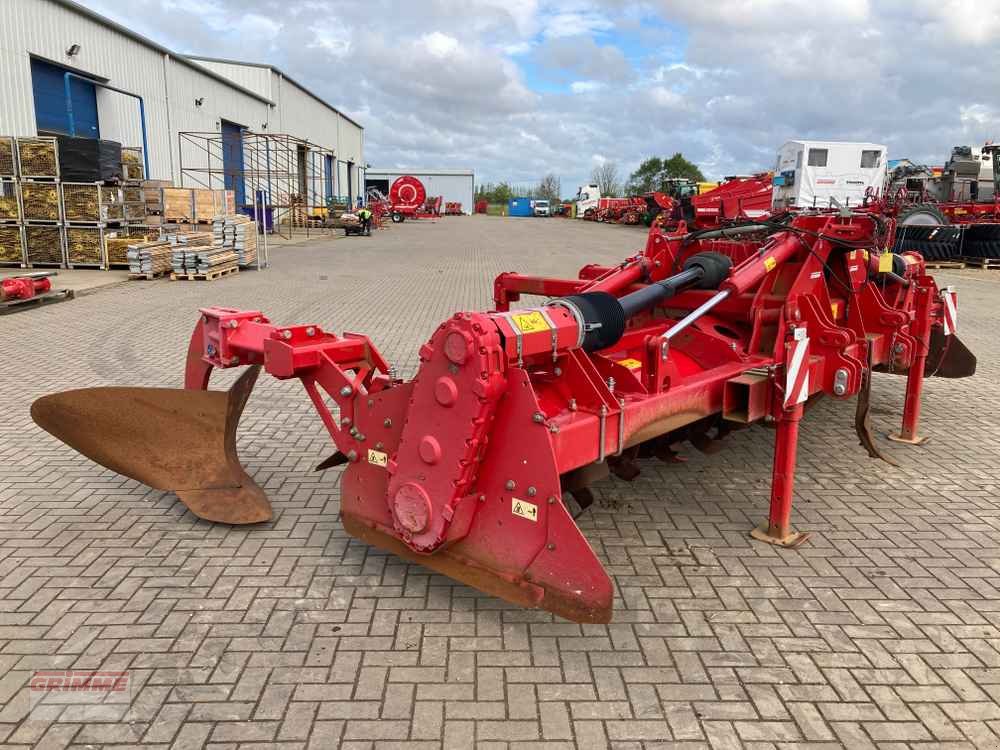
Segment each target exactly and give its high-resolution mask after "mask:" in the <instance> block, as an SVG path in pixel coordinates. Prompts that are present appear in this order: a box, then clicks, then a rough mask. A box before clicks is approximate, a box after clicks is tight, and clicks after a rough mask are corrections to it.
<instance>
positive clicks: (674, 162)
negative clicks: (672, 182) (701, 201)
mask: <svg viewBox="0 0 1000 750" xmlns="http://www.w3.org/2000/svg"><path fill="white" fill-rule="evenodd" d="M663 177H666V178H670V177H681V178H684V179H688V180H694V181H695V182H704V181H705V175H703V174H702V173H701V170H700V169H698V165H697V164H694V163H693V162H690V161H688V160H687V159H685V158H684V155H683V154H682V153H681V152H680V151H678V152H677V153H676V154H674V155H673V156H671V157H670V158H669V159H665V160H664V161H663Z"/></svg>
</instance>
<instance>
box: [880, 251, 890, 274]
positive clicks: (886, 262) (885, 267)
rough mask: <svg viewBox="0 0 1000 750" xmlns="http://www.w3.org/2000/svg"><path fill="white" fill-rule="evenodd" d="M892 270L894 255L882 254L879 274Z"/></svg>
mask: <svg viewBox="0 0 1000 750" xmlns="http://www.w3.org/2000/svg"><path fill="white" fill-rule="evenodd" d="M891 270H892V253H882V254H881V255H880V256H878V272H879V273H888V272H889V271H891Z"/></svg>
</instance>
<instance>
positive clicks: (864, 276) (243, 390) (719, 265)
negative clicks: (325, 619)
mask: <svg viewBox="0 0 1000 750" xmlns="http://www.w3.org/2000/svg"><path fill="white" fill-rule="evenodd" d="M895 231H896V227H895V222H894V221H893V220H892V219H891V218H890V219H886V218H884V217H881V216H879V215H877V214H874V213H871V212H863V211H849V210H845V211H818V212H817V211H802V212H799V213H798V214H796V215H793V216H786V217H783V218H782V219H781V220H780V221H779V220H777V219H773V220H771V219H768V220H760V221H758V223H757V224H756V225H755V226H752V227H749V228H743V229H741V230H739V231H737V232H734V231H733V230H730V229H725V228H723V229H715V230H690V229H689V228H688V226H687V225H686V224H684V223H683V222H681V223H680V224H679V225H678V226H677V227H675V228H673V229H672V230H671V231H661V230H660V229H658V228H653V229H652V230H651V231H650V233H649V236H648V238H647V240H646V244H645V247H644V248H643V249H642V250H641V251H639V252H637V253H636V254H634V255H630V256H629V257H626V258H624V259H622V261H621V262H619V263H615V264H611V265H586V266H584V267H583V268H582V269H580V271H579V273H578V274H577V275H576V276H572V275H569V274H567V276H566V277H564V278H549V277H536V276H525V275H521V274H516V273H504V274H501V275H500V276H499V277H497V279H496V280H495V282H494V306H493V309H491V310H484V311H468V312H456V313H455V314H454V315H452V316H450V317H448V318H447V319H446V320H444V321H443V322H442V323H441V325H440V326H438V327H437V328H435V329H434V330H432V331H430V337H429V338H428V339H427V341H426V342H425V343H424V344H423V345H422V346H420V349H419V358H420V362H419V368H418V370H417V372H416V375H415V377H414V378H413V379H411V380H404V379H400V378H398V377H397V376H396V375H395V372H396V370H395V369H394V368H393V367H391V366H390V364H389V362H388V361H387V360H386V358H385V357H384V356H383V355H382V354H381V353H380V352H379V350H378V349H377V348H376V345H375V343H374V341H373V340H372V339H371V338H369V337H368V336H365V335H361V334H355V333H345V334H343V335H336V334H334V333H331V332H328V331H326V330H324V329H323V328H321V327H320V326H319V325H317V324H316V323H315V322H312V321H307V322H303V323H294V324H290V325H289V324H281V323H277V322H271V320H270V319H269V318H268V317H267V316H266V315H265V314H264V313H263V312H261V311H259V310H238V309H233V308H227V307H206V308H203V309H201V310H200V311H199V313H198V315H197V317H196V323H195V328H194V332H193V334H192V336H191V340H190V345H189V348H188V355H187V366H186V372H185V376H184V386H185V387H184V388H183V389H163V388H158V389H152V390H151V389H148V388H121V387H109V388H87V389H83V390H77V391H67V392H65V393H59V394H53V395H51V396H46V397H43V398H41V399H39V400H38V401H36V402H35V404H34V405H33V406H32V410H31V413H32V417H33V418H34V420H35V421H36V422H37V423H38V424H39V425H41V426H42V427H43V428H44V429H46V430H48V431H49V432H50V433H52V434H53V435H55V436H57V437H58V438H60V439H62V440H63V441H64V442H66V443H68V444H69V445H71V446H73V447H74V448H76V449H77V450H79V451H80V452H81V453H83V454H84V455H87V456H89V457H90V458H92V459H94V460H95V461H98V462H99V463H102V464H103V465H104V466H107V467H109V468H111V469H113V470H115V471H117V472H119V473H122V474H125V475H127V476H130V477H133V478H135V479H137V480H139V481H141V482H145V483H146V484H148V485H150V486H152V487H154V488H157V489H160V490H173V491H175V492H176V493H177V495H178V497H179V498H180V500H181V501H182V502H184V503H185V504H186V505H187V507H188V508H189V509H190V510H191V511H192V512H193V513H194V514H195V515H197V516H200V517H202V518H205V519H208V520H210V521H218V522H222V523H227V524H233V523H259V522H264V521H267V520H269V519H270V518H271V517H272V510H271V505H270V503H269V501H268V500H267V497H266V495H265V493H264V491H263V490H262V489H261V488H260V487H259V486H258V485H257V484H256V483H255V482H254V480H253V479H252V478H251V477H250V475H248V474H247V473H246V471H245V470H244V469H243V468H242V467H241V466H240V462H239V459H238V457H237V455H236V442H237V441H236V437H235V433H236V425H237V422H238V420H239V416H240V414H241V412H242V410H243V406H244V404H245V403H246V401H247V399H248V398H249V397H250V392H251V389H252V388H253V384H254V382H255V380H256V378H257V376H258V373H259V372H260V371H261V370H262V369H263V370H264V371H266V372H267V373H268V374H269V375H271V376H273V377H276V378H279V379H289V378H298V379H299V380H300V381H301V382H302V385H303V387H304V388H305V392H306V394H307V396H308V397H309V399H310V400H311V402H312V404H313V406H314V408H315V409H316V411H317V412H318V414H319V416H320V418H321V420H322V422H323V425H324V426H325V428H326V431H327V432H328V433H329V436H330V439H331V441H332V444H333V453H332V455H331V456H330V457H329V458H327V459H326V460H324V461H322V462H321V463H320V465H319V468H329V467H332V466H342V467H344V471H343V475H342V477H340V478H339V480H338V482H337V485H338V486H339V490H340V506H339V516H338V517H339V518H340V520H341V521H342V523H343V525H344V528H345V529H346V531H347V532H348V533H349V534H351V535H353V536H355V537H357V538H358V539H360V540H362V541H364V542H366V543H368V544H372V545H375V546H377V547H380V548H382V549H384V550H387V551H389V552H391V553H394V554H396V555H399V556H400V557H402V558H405V559H407V560H411V561H414V562H417V563H419V564H421V565H424V566H426V567H428V568H430V569H432V570H434V571H437V572H439V573H441V574H443V575H446V576H450V577H452V578H454V579H457V580H459V581H462V582H463V583H466V584H468V585H470V586H473V587H475V588H477V589H480V590H481V591H483V592H486V593H488V594H491V595H494V596H497V597H500V598H502V599H505V600H507V601H508V602H512V603H514V604H516V605H519V606H524V607H537V608H541V609H544V610H548V611H550V612H553V613H555V614H556V615H558V616H560V617H565V618H567V619H569V620H574V621H577V622H599V623H603V622H608V621H610V620H611V618H612V613H613V602H614V586H613V585H612V581H611V578H610V576H609V574H608V572H607V570H606V569H605V567H604V565H603V564H602V562H601V560H600V559H599V557H598V555H597V554H596V553H595V551H594V549H593V548H592V547H591V545H590V542H589V541H588V540H587V538H586V537H584V535H583V534H582V533H581V532H580V529H579V528H578V527H577V525H576V522H575V520H574V513H575V512H582V510H580V509H585V508H586V506H587V505H588V504H589V503H590V502H591V500H592V495H591V492H590V490H589V487H590V485H591V484H592V483H593V482H595V481H599V480H602V479H604V478H606V477H607V476H608V475H609V474H612V475H614V476H616V477H618V478H619V479H621V480H624V481H629V480H632V479H634V478H635V477H636V476H638V475H639V473H640V472H641V471H642V470H643V469H644V468H645V466H646V465H647V464H648V462H651V461H656V460H660V461H664V462H667V463H670V462H672V461H674V460H675V457H676V451H677V450H678V449H679V448H680V447H681V446H682V445H684V444H686V443H690V444H691V445H693V446H694V447H695V448H698V449H702V450H706V451H708V452H715V450H716V449H717V448H718V447H721V446H723V445H724V440H725V438H726V436H727V435H728V434H729V433H731V432H732V431H733V430H738V429H746V428H749V427H750V426H751V425H755V424H756V425H766V426H769V427H772V428H773V430H758V431H757V432H756V435H757V439H759V440H765V439H767V440H770V439H773V440H774V464H773V470H772V475H771V477H772V478H771V490H770V505H769V508H767V509H765V508H763V507H762V508H759V509H756V510H754V513H755V514H759V516H760V517H761V518H762V519H763V520H762V523H761V524H760V526H758V527H757V528H755V529H753V530H752V532H751V535H752V536H753V538H754V539H756V540H758V541H759V542H761V543H769V544H773V545H778V546H780V547H788V546H795V545H798V544H801V543H802V542H803V541H804V540H805V538H806V536H807V534H805V533H802V532H799V531H796V530H795V529H794V528H793V525H792V502H793V497H794V492H793V486H794V481H795V472H796V451H797V447H798V442H799V440H798V438H799V423H800V421H801V420H802V419H803V418H804V415H805V414H806V411H807V410H808V407H809V406H810V405H812V404H813V403H814V402H815V401H817V400H818V399H821V398H829V399H833V400H835V401H845V402H853V403H852V408H853V409H854V411H855V419H854V423H855V427H856V430H857V434H858V437H859V439H860V442H861V444H862V445H863V446H864V448H865V450H866V451H867V454H866V453H865V452H864V451H858V450H856V449H854V448H853V446H851V445H844V446H842V447H837V446H827V447H826V449H827V450H829V451H839V455H840V461H839V464H841V465H844V468H843V469H842V471H843V472H844V473H845V475H848V476H849V472H850V468H849V466H847V465H846V464H847V463H848V462H849V461H855V462H861V461H866V460H869V458H868V456H871V457H872V458H884V459H885V460H890V461H891V458H890V457H889V456H885V455H884V454H883V453H882V446H881V444H880V443H881V441H876V440H875V438H874V436H873V434H872V429H871V424H870V420H871V411H870V408H869V400H870V389H871V382H872V378H873V377H874V374H875V373H888V374H889V375H891V376H894V377H899V376H902V377H903V378H904V380H905V389H906V398H905V403H904V407H903V415H902V427H901V429H900V430H899V432H898V433H897V434H895V435H894V436H893V439H895V440H898V441H900V442H901V443H919V442H921V440H922V438H921V436H920V432H919V426H920V422H919V418H920V408H921V395H922V387H923V383H924V378H925V377H928V376H931V375H933V376H937V377H944V378H959V377H966V376H969V375H972V374H973V373H974V372H975V368H976V360H975V357H974V356H973V355H972V354H971V352H969V350H968V349H967V348H966V347H965V346H964V345H963V344H962V342H961V341H960V340H959V338H958V337H957V308H956V303H957V298H956V293H955V291H954V290H953V289H952V288H950V287H941V286H939V285H938V284H937V283H936V282H935V280H934V279H933V277H931V276H930V275H928V273H927V270H926V267H925V263H924V260H923V259H922V258H921V257H920V256H919V255H916V254H913V253H902V254H896V253H891V252H887V251H886V250H885V248H887V247H892V245H893V240H894V233H895ZM522 295H536V296H538V297H540V299H538V300H537V301H535V302H534V303H533V304H531V305H529V306H525V307H518V308H517V309H513V310H512V309H511V304H512V303H514V302H517V301H518V300H519V299H520V297H521V296H522ZM371 304H372V305H373V306H379V305H387V306H391V304H392V301H391V299H387V300H382V299H372V301H371ZM376 333H377V332H376ZM144 336H147V337H155V332H153V333H146V334H144ZM233 367H245V368H247V369H246V370H245V372H244V373H243V374H242V375H241V376H240V377H239V378H238V379H237V380H236V383H235V385H233V387H232V388H231V389H230V390H229V391H228V392H226V391H211V390H208V384H209V378H210V376H211V373H212V371H213V370H214V369H216V368H219V369H228V368H233ZM944 396H945V394H943V393H941V394H938V395H936V398H941V397H944ZM290 439H291V438H290ZM191 456H198V458H199V460H198V461H192V460H191ZM712 470H714V471H717V472H722V471H725V469H724V468H723V467H722V466H720V465H716V466H715V467H714V468H713V469H712ZM838 470H839V469H836V468H834V469H831V471H838ZM332 484H333V483H332V482H331V486H332ZM574 504H575V505H576V506H578V509H577V510H576V511H574V509H573V505H574ZM664 512H667V513H668V512H669V510H665V511H664ZM331 520H333V519H332V518H331ZM854 543H855V544H856V545H857V546H859V547H860V548H862V549H863V548H864V546H865V544H866V540H865V539H858V540H855V542H854Z"/></svg>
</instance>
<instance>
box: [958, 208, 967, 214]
mask: <svg viewBox="0 0 1000 750" xmlns="http://www.w3.org/2000/svg"><path fill="white" fill-rule="evenodd" d="M955 213H956V214H967V213H969V212H968V211H966V210H965V209H964V208H956V209H955Z"/></svg>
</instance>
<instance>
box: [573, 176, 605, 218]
mask: <svg viewBox="0 0 1000 750" xmlns="http://www.w3.org/2000/svg"><path fill="white" fill-rule="evenodd" d="M600 203H601V187H600V185H596V184H594V183H591V184H590V185H581V186H580V187H579V188H578V189H577V191H576V218H578V219H593V218H594V215H595V214H596V213H597V209H598V208H599V206H600Z"/></svg>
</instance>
